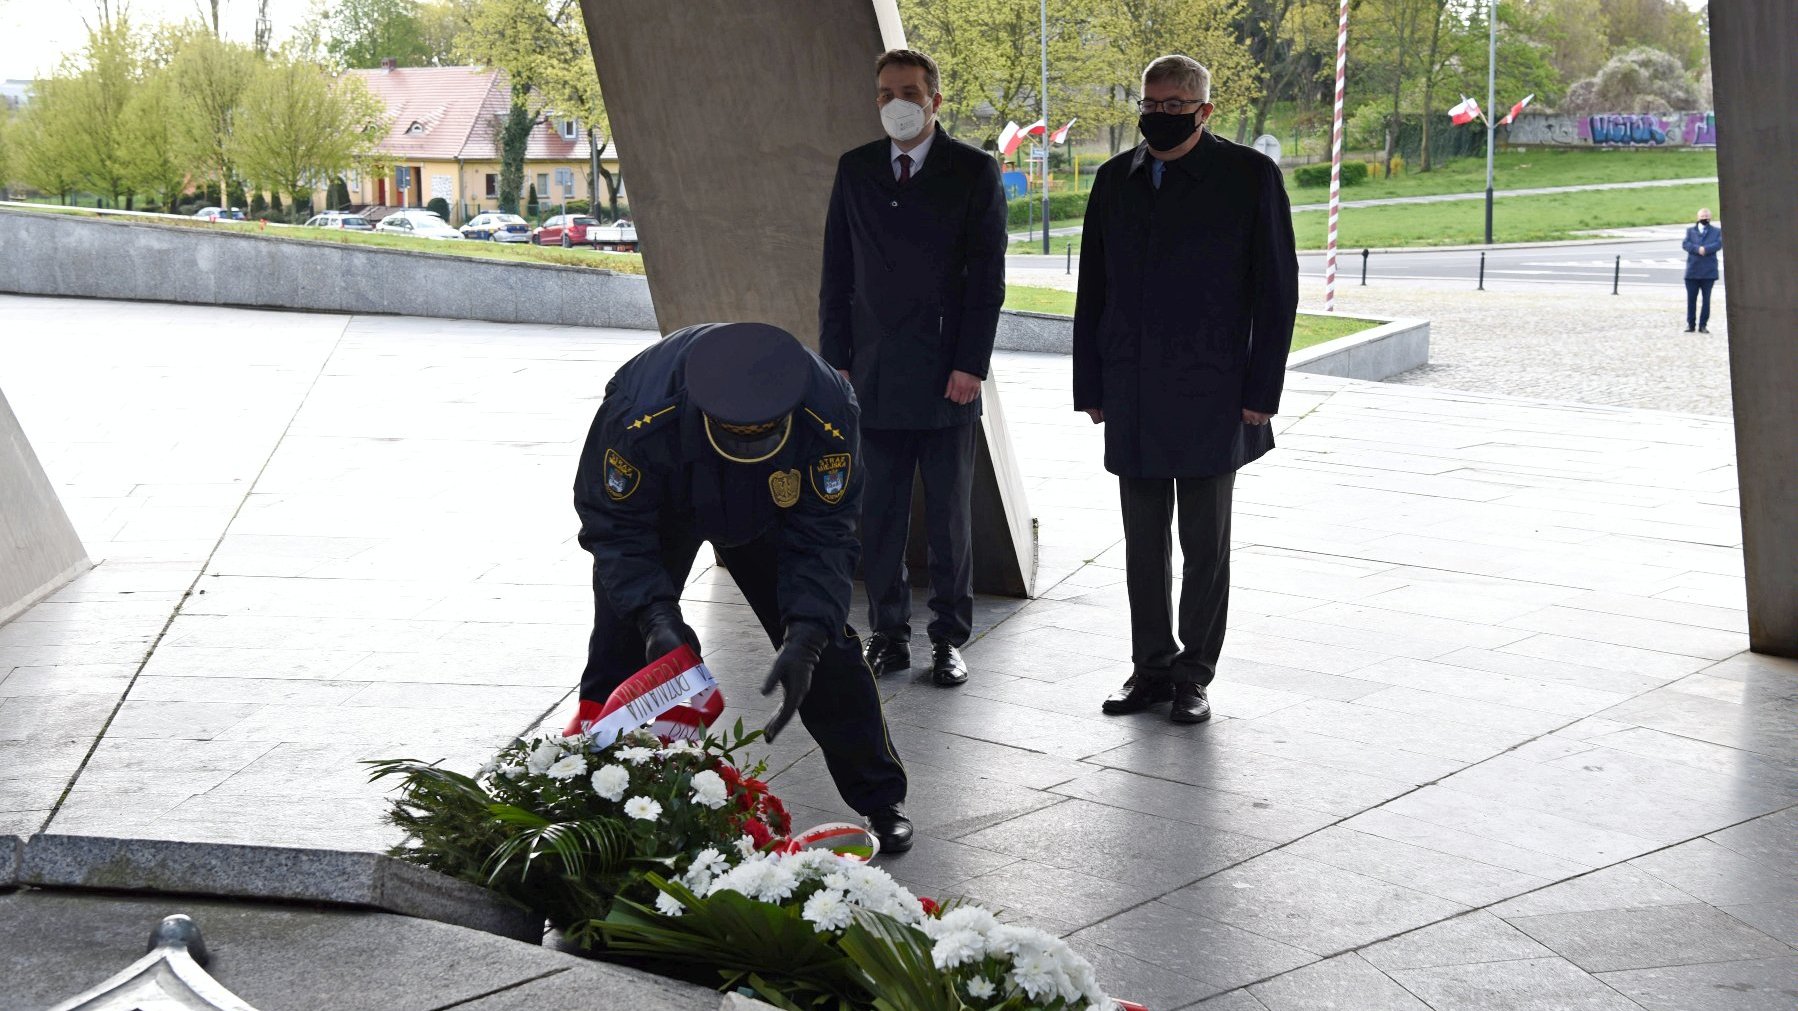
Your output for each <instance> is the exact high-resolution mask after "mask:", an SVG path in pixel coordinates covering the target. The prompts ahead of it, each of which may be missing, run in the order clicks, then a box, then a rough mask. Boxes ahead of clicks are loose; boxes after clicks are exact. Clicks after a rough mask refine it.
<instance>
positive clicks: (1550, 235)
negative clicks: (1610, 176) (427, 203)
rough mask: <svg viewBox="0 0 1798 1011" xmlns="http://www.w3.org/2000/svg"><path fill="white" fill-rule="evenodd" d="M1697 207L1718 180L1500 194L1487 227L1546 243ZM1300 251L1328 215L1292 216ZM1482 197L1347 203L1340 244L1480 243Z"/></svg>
mask: <svg viewBox="0 0 1798 1011" xmlns="http://www.w3.org/2000/svg"><path fill="white" fill-rule="evenodd" d="M1700 207H1710V208H1712V209H1714V210H1716V211H1717V213H1718V216H1719V217H1726V216H1727V215H1725V214H1724V213H1723V211H1722V209H1721V208H1719V207H1718V200H1717V184H1716V183H1705V184H1701V185H1692V186H1667V187H1657V188H1655V189H1643V190H1600V191H1594V192H1586V193H1552V194H1548V195H1545V196H1538V197H1509V198H1504V197H1501V198H1499V199H1498V200H1497V201H1496V202H1495V203H1494V205H1493V211H1492V232H1493V235H1492V237H1493V239H1494V240H1495V241H1498V242H1545V241H1550V240H1554V239H1574V238H1580V236H1578V235H1576V234H1574V233H1575V232H1578V231H1581V230H1585V229H1593V228H1627V227H1631V226H1636V225H1667V224H1676V223H1685V222H1688V221H1690V220H1691V218H1692V213H1693V212H1694V211H1696V210H1697V209H1698V208H1700ZM1292 225H1293V231H1294V232H1295V234H1296V235H1297V238H1298V245H1299V248H1300V249H1322V248H1324V243H1325V242H1326V241H1327V238H1328V236H1327V230H1328V227H1329V214H1328V212H1326V211H1303V212H1300V213H1298V214H1294V215H1293V216H1292ZM1485 235H1486V202H1485V201H1483V200H1457V201H1454V202H1453V203H1440V204H1400V205H1397V206H1393V207H1350V208H1346V209H1345V210H1343V212H1342V222H1341V235H1340V237H1339V241H1340V243H1341V244H1342V246H1343V247H1345V248H1347V247H1353V248H1356V249H1360V248H1362V247H1368V248H1373V249H1381V248H1390V247H1397V246H1459V245H1471V244H1474V243H1478V242H1482V241H1484V240H1485Z"/></svg>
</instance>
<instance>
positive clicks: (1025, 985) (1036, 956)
mask: <svg viewBox="0 0 1798 1011" xmlns="http://www.w3.org/2000/svg"><path fill="white" fill-rule="evenodd" d="M1010 977H1011V981H1012V982H1013V983H1015V984H1017V987H1018V989H1020V990H1022V991H1024V994H1025V996H1027V997H1029V998H1030V999H1031V1000H1037V1001H1040V1000H1044V999H1046V998H1048V997H1049V996H1050V995H1052V994H1056V993H1057V992H1058V991H1059V989H1060V988H1059V987H1057V986H1056V985H1055V983H1056V980H1055V966H1054V961H1053V960H1052V959H1051V958H1050V957H1049V956H1048V955H1047V954H1046V953H1044V952H1042V951H1040V950H1031V951H1025V952H1023V953H1021V954H1019V955H1018V957H1017V958H1015V959H1013V960H1012V963H1011V973H1010Z"/></svg>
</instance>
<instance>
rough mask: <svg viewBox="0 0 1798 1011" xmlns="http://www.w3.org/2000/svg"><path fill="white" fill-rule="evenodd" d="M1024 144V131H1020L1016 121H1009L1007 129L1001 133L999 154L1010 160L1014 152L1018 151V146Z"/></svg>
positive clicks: (1006, 125)
mask: <svg viewBox="0 0 1798 1011" xmlns="http://www.w3.org/2000/svg"><path fill="white" fill-rule="evenodd" d="M1023 142H1024V131H1022V130H1020V129H1018V124H1017V122H1016V121H1015V120H1013V121H1007V122H1006V124H1005V129H1003V130H1001V131H999V153H1000V154H1002V155H1004V156H1005V157H1007V158H1010V157H1011V154H1012V152H1013V151H1016V150H1017V149H1018V145H1019V144H1022V143H1023Z"/></svg>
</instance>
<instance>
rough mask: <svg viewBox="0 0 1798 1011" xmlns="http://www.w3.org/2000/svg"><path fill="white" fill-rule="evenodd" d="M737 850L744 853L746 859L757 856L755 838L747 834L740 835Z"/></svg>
mask: <svg viewBox="0 0 1798 1011" xmlns="http://www.w3.org/2000/svg"><path fill="white" fill-rule="evenodd" d="M737 852H738V853H740V854H742V855H743V857H744V858H745V859H747V858H749V857H752V856H755V840H754V839H753V838H751V837H750V836H746V835H740V836H738V837H737Z"/></svg>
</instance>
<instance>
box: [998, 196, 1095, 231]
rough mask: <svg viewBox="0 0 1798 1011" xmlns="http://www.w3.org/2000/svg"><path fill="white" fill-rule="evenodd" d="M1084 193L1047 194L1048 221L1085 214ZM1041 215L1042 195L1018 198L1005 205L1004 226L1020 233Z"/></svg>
mask: <svg viewBox="0 0 1798 1011" xmlns="http://www.w3.org/2000/svg"><path fill="white" fill-rule="evenodd" d="M1086 197H1087V194H1085V193H1051V194H1049V219H1050V220H1051V221H1060V220H1063V219H1065V218H1078V217H1082V216H1084V215H1085V214H1086ZM1042 214H1043V198H1042V194H1040V193H1039V194H1036V195H1034V196H1028V197H1019V198H1018V199H1016V200H1012V201H1009V202H1008V203H1007V204H1006V214H1005V225H1006V227H1007V228H1010V229H1012V230H1014V231H1022V230H1024V229H1025V228H1027V227H1029V225H1030V223H1031V222H1032V221H1035V220H1037V219H1038V218H1041V217H1042Z"/></svg>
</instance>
